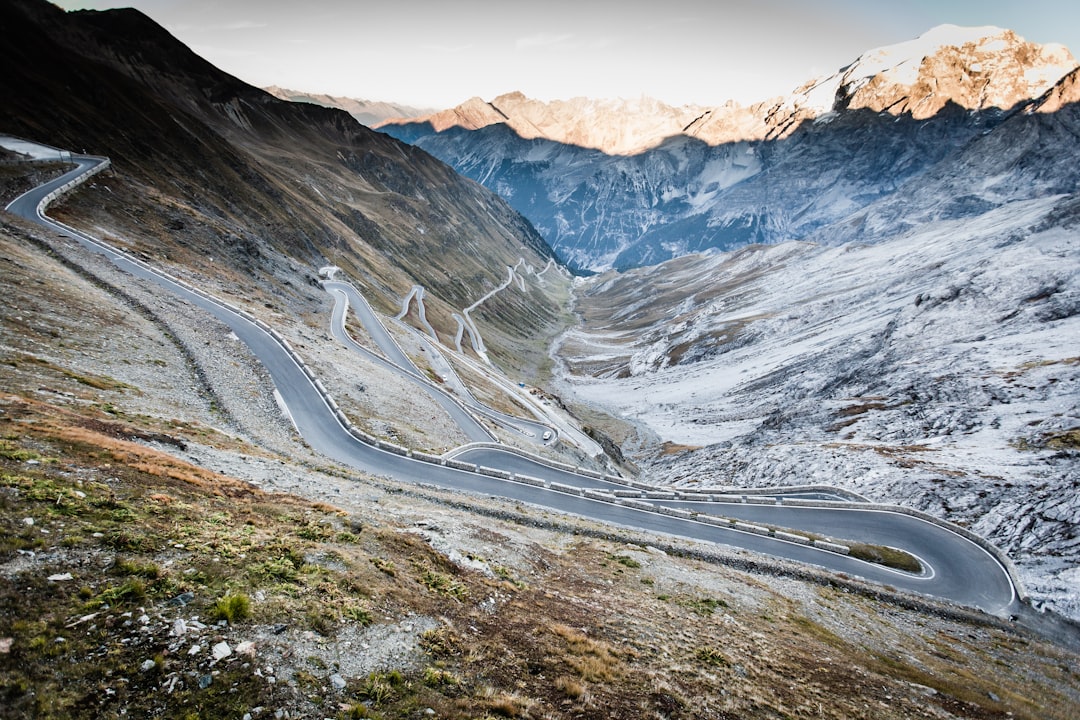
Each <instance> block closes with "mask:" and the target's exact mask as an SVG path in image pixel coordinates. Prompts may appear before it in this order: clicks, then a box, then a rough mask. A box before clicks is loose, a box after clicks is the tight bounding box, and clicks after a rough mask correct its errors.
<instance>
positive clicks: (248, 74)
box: [54, 0, 1080, 108]
mask: <svg viewBox="0 0 1080 720" xmlns="http://www.w3.org/2000/svg"><path fill="white" fill-rule="evenodd" d="M54 2H56V4H57V5H59V6H61V7H63V8H65V9H81V8H91V9H106V8H110V7H124V6H129V7H136V8H138V9H140V10H142V11H143V12H144V13H146V14H147V15H149V16H150V17H152V18H153V19H154V20H156V21H157V22H158V23H160V24H161V25H164V26H165V27H166V28H167V29H168V30H169V31H171V32H172V33H173V34H174V35H175V36H176V37H178V38H179V39H180V40H181V41H183V42H184V43H186V44H187V45H188V46H189V47H191V48H192V49H193V50H194V51H195V52H197V53H198V54H199V55H202V56H203V57H205V58H206V59H207V60H210V61H211V62H213V63H214V64H215V65H217V66H218V67H220V68H222V69H224V70H226V71H228V72H230V73H232V74H234V75H236V76H238V77H240V78H241V79H243V80H245V81H247V82H249V83H251V84H253V85H259V86H266V85H272V84H273V85H280V86H283V87H288V88H292V89H296V90H304V91H308V92H320V93H328V94H331V95H342V96H348V97H354V98H364V99H368V100H387V101H395V102H399V103H405V104H410V105H415V106H421V107H433V108H444V107H451V106H453V105H457V104H458V103H460V102H462V101H464V100H466V99H468V98H470V97H472V96H474V95H478V96H480V97H482V98H484V99H486V100H490V99H492V98H494V97H495V96H497V95H501V94H503V93H505V92H510V91H513V90H520V91H521V92H523V93H525V94H526V95H528V96H530V97H534V98H538V99H541V100H553V99H567V98H571V97H575V96H589V97H597V98H614V97H623V98H637V97H639V96H641V95H648V96H651V97H655V98H657V99H660V100H663V101H665V102H668V103H670V104H683V103H694V104H700V105H714V104H720V103H722V102H724V101H725V100H728V99H733V100H737V101H740V102H744V103H748V102H753V101H757V100H762V99H765V98H767V97H771V96H773V95H778V94H786V93H788V92H790V91H791V90H793V89H794V88H795V87H796V86H798V85H800V84H802V83H803V82H804V81H806V80H808V79H810V78H812V77H814V76H817V75H821V74H825V73H831V72H833V71H835V70H837V69H839V68H840V67H842V66H844V65H846V64H848V63H849V62H851V61H852V60H854V59H855V58H856V57H858V56H859V55H860V54H861V53H862V52H864V51H865V50H869V49H871V48H874V47H879V46H881V45H889V44H892V43H896V42H901V41H903V40H909V39H911V38H913V37H916V36H917V35H920V34H922V33H923V32H925V31H926V30H928V29H930V28H931V27H933V26H935V25H940V24H943V23H952V24H955V25H997V26H1000V27H1007V28H1011V29H1012V30H1015V31H1016V32H1017V33H1018V34H1020V35H1021V36H1023V37H1025V38H1027V39H1028V40H1032V41H1035V42H1040V43H1051V42H1059V43H1063V44H1065V45H1066V46H1068V47H1069V48H1070V49H1071V50H1073V52H1074V54H1080V2H1077V1H1076V0H1024V1H1023V2H1020V1H1019V0H902V2H899V1H896V0H884V1H878V0H751V1H748V2H724V1H722V0H657V1H655V2H639V1H635V0H530V1H528V2H519V1H518V0H415V1H412V2H410V0H381V1H380V2H378V3H373V2H371V1H370V0H305V1H304V2H288V1H283V0H54Z"/></svg>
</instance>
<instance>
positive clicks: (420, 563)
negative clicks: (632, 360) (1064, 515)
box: [0, 219, 1080, 718]
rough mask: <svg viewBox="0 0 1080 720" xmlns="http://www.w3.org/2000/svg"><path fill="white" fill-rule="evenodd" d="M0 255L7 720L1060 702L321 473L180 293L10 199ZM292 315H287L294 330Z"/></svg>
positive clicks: (767, 605)
mask: <svg viewBox="0 0 1080 720" xmlns="http://www.w3.org/2000/svg"><path fill="white" fill-rule="evenodd" d="M46 248H55V249H56V250H57V251H58V252H54V251H53V250H48V249H46ZM0 262H2V263H3V273H2V276H3V278H4V284H5V287H6V288H8V289H9V291H10V292H9V297H10V298H11V301H10V302H8V303H5V304H3V306H2V307H0V341H2V342H0V354H2V357H0V478H2V481H0V508H2V512H0V523H2V526H3V532H2V533H0V537H2V538H3V540H2V542H0V716H2V717H12V718H16V717H57V718H60V717H63V718H77V717H88V718H89V717H102V716H120V715H127V716H143V717H148V716H153V717H191V716H194V715H198V716H204V717H237V718H242V717H247V716H250V717H252V718H260V717H261V718H269V717H274V718H284V717H290V718H299V717H303V718H307V717H311V718H321V717H446V718H466V717H522V718H529V717H532V718H541V717H543V718H571V717H575V718H606V717H631V716H634V717H657V718H659V717H665V718H691V717H693V718H702V717H712V718H735V717H738V718H772V717H778V716H785V715H786V716H788V717H807V718H810V717H826V718H827V717H834V718H841V717H868V718H869V717H874V718H879V717H881V718H889V717H896V718H901V717H903V718H909V717H931V718H954V717H972V718H999V717H1006V716H1008V715H1009V714H1011V716H1013V717H1031V718H1036V717H1040V718H1042V717H1051V718H1054V717H1056V718H1066V717H1071V716H1072V714H1073V711H1074V710H1075V708H1076V707H1077V706H1078V703H1080V681H1078V680H1077V676H1076V668H1077V659H1076V656H1075V655H1074V654H1072V653H1071V652H1069V651H1066V650H1063V649H1061V648H1057V647H1055V646H1053V645H1050V644H1048V643H1046V642H1044V641H1041V640H1039V639H1037V638H1035V637H1032V636H1029V635H1026V634H1024V633H1022V632H1019V631H1018V630H1016V629H1011V628H1009V627H1007V626H1003V625H1002V624H1000V623H999V622H997V621H994V620H992V619H988V618H983V617H979V616H968V615H966V614H964V613H959V612H956V611H955V610H952V609H949V608H946V607H941V606H935V605H933V604H930V603H924V602H921V601H914V600H913V599H910V598H909V599H907V600H903V601H901V600H900V599H899V598H896V597H893V596H891V595H890V594H889V593H888V592H886V591H882V590H881V589H876V590H875V589H868V588H864V587H862V586H860V585H859V584H858V583H857V582H855V581H853V580H851V579H846V578H838V577H829V576H827V575H817V574H815V573H814V572H813V571H812V570H808V569H805V568H794V567H786V566H782V565H779V566H778V565H770V564H764V563H763V561H762V559H761V558H757V557H753V556H750V555H749V554H746V553H741V552H738V551H733V550H725V549H723V548H716V547H709V546H701V545H693V544H685V543H682V542H678V543H676V542H674V541H673V540H672V539H670V538H664V537H657V536H650V535H645V534H641V533H635V532H631V531H626V530H622V529H619V528H613V527H606V526H599V525H596V524H593V523H588V522H583V521H579V520H576V519H574V518H572V517H566V516H561V515H557V514H554V513H551V512H549V511H545V510H541V509H537V508H531V507H521V506H516V505H514V504H512V503H506V502H503V501H500V500H498V499H495V498H486V497H471V496H462V495H458V494H453V493H446V492H441V491H437V490H435V489H433V488H425V487H415V486H403V485H400V484H397V483H394V482H393V481H390V480H388V479H380V478H371V477H364V476H362V475H357V474H355V473H349V472H345V471H344V470H343V469H341V468H337V467H334V466H332V465H329V464H327V463H325V462H324V461H322V460H321V459H320V458H318V457H316V456H314V455H312V454H311V453H310V452H308V451H307V449H306V448H305V447H304V446H303V444H302V443H301V442H300V441H299V440H298V439H297V438H296V437H295V435H294V434H293V432H292V430H291V428H290V427H289V425H288V423H287V422H286V421H284V420H283V419H282V417H281V415H280V413H279V412H278V411H277V408H276V405H275V402H274V400H273V393H272V388H271V387H269V385H268V384H267V382H266V377H265V375H264V374H263V373H262V372H261V370H260V368H259V366H258V365H257V364H256V363H253V362H252V361H251V359H250V357H248V356H247V355H246V353H245V351H244V349H243V347H241V346H239V345H238V344H236V343H235V341H233V340H232V339H231V338H230V337H229V335H228V333H227V332H225V331H224V330H223V329H222V328H220V327H218V326H216V325H215V324H213V323H210V322H208V321H207V320H206V319H205V318H203V317H201V316H199V315H198V314H197V313H194V312H193V311H191V310H190V308H187V307H185V306H184V305H183V304H182V303H177V302H174V301H171V300H170V299H169V298H167V297H164V296H160V295H158V294H157V293H155V292H154V291H153V290H151V289H148V288H139V287H134V286H131V285H128V284H127V283H126V282H124V278H122V277H118V276H116V275H115V274H114V273H113V271H112V270H110V269H109V268H108V267H107V266H104V265H101V264H96V261H94V260H93V259H88V258H87V257H85V256H83V255H82V254H81V253H79V252H78V251H76V250H74V249H73V248H70V247H68V246H66V245H65V244H63V243H57V242H56V240H55V238H53V237H50V236H49V235H48V234H45V233H42V232H40V231H38V230H35V229H33V228H29V227H26V226H24V225H22V224H20V223H18V222H13V221H8V220H6V219H5V221H4V225H3V227H2V229H0ZM84 262H86V263H88V264H89V266H90V267H92V268H93V272H92V273H91V274H90V275H87V274H86V273H84V272H81V271H75V270H73V269H72V264H73V263H80V264H81V263H84ZM121 286H123V287H124V291H123V293H120V292H118V288H119V287H121ZM305 307H306V305H305ZM297 317H299V319H298V320H295V319H294V320H289V319H287V318H282V319H281V320H280V322H283V323H292V324H291V327H288V328H283V330H287V331H288V332H289V333H291V334H292V336H294V337H296V338H297V339H298V341H299V342H303V341H304V339H305V338H307V337H309V334H310V337H312V338H315V337H317V332H318V331H316V330H315V329H314V326H313V325H310V324H308V323H307V322H306V321H305V320H304V319H303V317H302V316H300V315H299V314H298V315H297ZM223 348H225V349H227V351H225V352H223V351H222V349H223ZM320 362H322V364H323V365H326V366H328V365H330V364H332V359H331V356H330V355H328V356H326V358H325V359H323V360H320ZM676 549H678V550H679V553H678V554H676V553H675V552H674V551H675V550H676ZM695 556H696V557H695Z"/></svg>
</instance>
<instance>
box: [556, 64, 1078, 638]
mask: <svg viewBox="0 0 1080 720" xmlns="http://www.w3.org/2000/svg"><path fill="white" fill-rule="evenodd" d="M1075 95H1076V72H1075V71H1074V72H1073V73H1071V74H1070V75H1069V76H1067V77H1066V78H1064V79H1063V80H1062V81H1061V82H1060V83H1058V84H1057V85H1056V86H1055V87H1054V88H1052V89H1051V90H1050V91H1048V92H1047V93H1045V95H1044V97H1043V98H1042V99H1041V100H1040V101H1038V102H1037V103H1035V104H1033V105H1030V106H1029V107H1028V108H1027V109H1026V111H1025V112H1021V113H1015V114H1013V115H1011V116H1009V117H1008V118H1007V119H1006V120H1004V121H1003V122H1002V123H1000V125H998V126H997V127H996V129H995V130H994V131H993V132H990V133H987V134H984V135H982V136H980V137H979V138H977V139H976V140H974V141H973V142H972V143H970V144H969V145H968V146H967V147H966V148H965V149H964V150H963V151H962V152H960V153H957V154H955V155H954V157H953V158H951V159H950V162H949V163H940V164H939V165H938V166H937V167H935V168H934V169H933V170H932V171H929V172H927V173H924V174H923V175H922V177H920V178H919V179H917V180H912V181H909V182H908V183H906V184H903V185H901V186H900V187H899V188H898V189H897V190H896V191H895V192H894V193H892V194H890V195H889V196H887V197H885V198H883V199H881V200H879V201H877V202H876V203H873V204H870V205H869V206H868V207H867V209H866V210H865V211H862V212H860V213H858V214H856V215H853V216H852V217H851V218H850V219H849V220H848V221H847V225H846V226H835V227H832V228H828V229H827V230H824V231H820V232H819V233H818V234H816V235H814V236H812V237H821V236H823V235H825V234H826V233H829V234H833V239H836V238H837V237H838V238H840V239H843V240H849V241H851V242H847V243H846V244H843V245H840V246H835V247H830V246H827V245H824V244H811V243H805V242H793V243H783V244H778V245H775V246H760V245H759V246H751V247H747V248H744V249H741V250H738V251H734V252H730V253H724V254H717V255H709V256H687V257H684V258H681V259H677V260H672V261H669V262H667V263H664V264H662V265H659V266H656V267H652V268H642V269H639V270H635V271H632V272H627V273H625V274H622V275H614V274H611V275H603V276H601V277H599V278H596V279H595V280H593V281H591V282H590V283H587V284H586V285H585V286H583V290H582V292H581V293H580V296H579V298H578V302H577V310H578V312H579V314H580V315H581V317H582V318H583V321H584V326H583V328H582V329H580V330H575V331H571V332H569V333H568V334H566V335H565V336H564V337H563V338H562V339H561V341H560V343H559V344H558V345H557V348H556V350H555V351H554V354H555V356H556V357H559V358H560V359H561V360H562V362H563V363H564V364H563V370H564V379H565V382H566V383H567V384H568V387H569V389H570V390H572V391H573V392H575V393H576V394H577V395H578V396H579V397H581V398H584V399H586V400H588V401H589V402H593V403H599V404H603V405H605V406H607V407H608V408H609V409H610V410H611V411H613V412H615V413H617V414H618V415H620V416H623V417H626V418H629V419H631V420H633V421H634V422H636V423H638V424H639V428H640V433H639V435H638V436H637V437H636V438H635V437H634V436H632V435H631V436H628V441H627V442H626V443H624V449H625V450H630V451H634V450H636V452H637V459H638V460H639V462H641V463H642V464H644V465H647V466H648V468H647V472H648V474H649V475H650V476H651V477H652V478H653V479H654V480H665V481H667V482H671V483H674V484H702V485H712V484H721V485H726V484H735V485H744V484H745V485H778V484H792V483H804V482H809V483H814V482H822V483H829V484H841V485H843V486H845V487H848V488H850V489H853V490H856V491H858V492H861V493H863V494H865V495H867V496H869V497H871V498H873V499H875V500H879V501H887V502H896V503H900V504H904V505H909V506H912V507H917V508H920V509H923V510H926V511H928V512H931V513H935V514H937V515H938V516H940V517H944V518H946V519H949V520H952V521H954V522H959V523H961V524H964V525H966V526H968V527H971V528H972V529H973V530H975V531H976V532H978V533H980V534H982V535H984V536H986V537H988V538H989V539H991V540H992V541H994V542H995V543H997V544H999V545H1000V546H1001V547H1002V548H1004V549H1005V550H1006V551H1007V552H1008V553H1009V554H1010V556H1011V557H1013V558H1014V560H1016V561H1017V562H1018V563H1019V566H1020V568H1021V573H1022V575H1023V577H1024V580H1025V582H1027V584H1028V587H1029V589H1030V590H1031V591H1032V593H1033V594H1034V595H1035V596H1036V597H1037V598H1040V599H1041V600H1042V601H1046V602H1051V603H1053V604H1054V605H1055V606H1056V607H1058V608H1059V609H1061V610H1062V611H1063V612H1066V613H1068V614H1070V615H1072V616H1073V617H1080V576H1077V574H1076V567H1077V565H1078V564H1080V539H1078V535H1077V532H1078V527H1080V503H1078V501H1077V492H1076V490H1077V487H1078V483H1080V464H1078V459H1080V436H1078V433H1080V358H1078V357H1077V344H1076V338H1078V337H1080V321H1078V317H1080V263H1078V262H1077V257H1078V255H1077V250H1078V246H1077V238H1078V237H1080V195H1078V193H1080V180H1078V176H1077V171H1076V163H1075V155H1074V154H1070V153H1068V152H1065V153H1063V152H1062V149H1063V148H1068V147H1071V143H1073V142H1075V138H1076V137H1077V136H1078V135H1080V106H1078V105H1077V104H1075V100H1076V97H1075ZM1069 99H1071V100H1072V102H1071V103H1070V101H1069ZM867 234H873V235H875V236H877V237H881V238H884V239H882V240H880V241H879V242H878V243H877V244H874V245H866V244H860V243H857V242H855V241H856V240H857V239H859V238H861V237H863V236H865V235H867ZM664 441H666V442H667V443H668V445H666V446H661V445H660V443H662V442H664Z"/></svg>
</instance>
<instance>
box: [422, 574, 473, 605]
mask: <svg viewBox="0 0 1080 720" xmlns="http://www.w3.org/2000/svg"><path fill="white" fill-rule="evenodd" d="M420 582H422V583H423V584H424V586H425V587H426V588H427V589H428V590H430V591H432V592H434V593H437V594H439V595H445V596H446V597H452V598H455V599H456V600H464V599H465V598H467V597H468V596H469V589H468V588H467V587H465V586H464V585H463V584H461V583H460V582H458V581H457V580H454V579H453V578H452V577H450V576H449V575H447V574H445V573H441V572H438V571H437V570H425V571H424V574H423V575H422V576H421V578H420Z"/></svg>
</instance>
